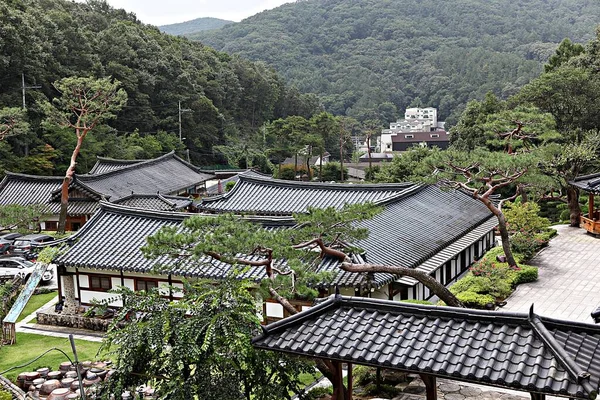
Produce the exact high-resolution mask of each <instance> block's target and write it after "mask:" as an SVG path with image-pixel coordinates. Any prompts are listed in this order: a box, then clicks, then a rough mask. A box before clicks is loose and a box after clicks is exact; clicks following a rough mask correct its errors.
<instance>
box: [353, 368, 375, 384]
mask: <svg viewBox="0 0 600 400" xmlns="http://www.w3.org/2000/svg"><path fill="white" fill-rule="evenodd" d="M375 374H376V372H375V368H371V367H367V366H364V365H358V366H356V367H354V369H353V370H352V375H353V376H354V382H356V384H357V385H358V386H366V385H367V384H369V383H371V382H373V381H375Z"/></svg>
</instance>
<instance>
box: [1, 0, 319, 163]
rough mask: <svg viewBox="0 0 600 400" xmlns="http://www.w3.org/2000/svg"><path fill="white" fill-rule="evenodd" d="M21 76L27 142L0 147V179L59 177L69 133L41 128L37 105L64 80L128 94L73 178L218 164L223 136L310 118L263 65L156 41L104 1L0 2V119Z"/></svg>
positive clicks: (193, 45)
mask: <svg viewBox="0 0 600 400" xmlns="http://www.w3.org/2000/svg"><path fill="white" fill-rule="evenodd" d="M22 74H24V77H25V86H27V87H32V86H40V87H39V88H28V89H27V90H26V95H25V101H26V107H27V114H26V116H25V122H28V123H29V129H28V130H27V132H25V133H24V134H21V135H18V136H12V137H8V138H6V139H5V140H0V171H1V170H3V169H6V170H10V171H16V172H26V173H35V174H48V175H50V174H64V171H65V170H66V165H68V161H69V160H68V159H69V157H70V155H71V152H72V151H73V148H74V146H75V141H76V138H75V134H74V132H73V130H72V129H71V130H69V129H64V128H59V127H57V126H55V125H52V124H49V123H45V122H44V121H45V119H46V115H45V112H44V110H45V108H44V107H43V104H44V103H47V102H49V101H51V99H53V98H55V97H58V96H59V95H60V93H58V91H57V90H56V88H55V87H54V86H53V83H54V82H56V81H57V80H59V79H61V78H64V77H70V76H81V77H89V76H93V77H112V78H113V79H116V80H118V81H120V82H121V87H122V88H123V89H125V90H126V91H127V95H128V101H127V104H126V106H125V107H124V108H123V109H122V111H120V112H119V113H118V115H117V118H116V119H114V120H112V121H110V123H109V126H108V125H106V126H99V127H97V128H95V129H94V130H93V131H92V132H90V134H89V135H88V137H87V138H86V140H85V143H84V146H83V149H82V153H81V155H80V157H79V158H78V171H79V172H86V171H88V170H89V169H90V168H91V167H92V165H93V164H94V162H95V156H96V155H101V156H107V157H115V158H150V157H156V156H158V155H160V154H163V153H166V152H168V151H170V150H172V149H176V150H178V152H179V154H180V155H183V154H184V153H183V151H182V150H183V146H182V145H180V144H179V141H178V137H179V133H178V102H179V101H180V102H181V107H182V108H183V109H184V110H185V112H184V113H182V136H183V137H184V138H185V140H184V143H185V146H186V147H187V148H189V149H190V155H191V160H192V162H195V163H197V164H200V165H209V164H215V163H217V162H222V161H223V158H222V157H221V156H219V155H218V154H216V153H214V151H213V146H214V145H220V144H224V143H225V137H226V136H236V135H238V134H240V133H241V132H243V133H244V134H247V133H248V132H256V131H257V130H258V128H259V127H261V126H262V125H263V124H264V123H265V122H266V121H269V120H271V119H274V118H279V117H286V116H288V115H290V114H292V115H297V114H299V115H304V116H306V117H309V116H310V115H311V114H312V113H313V111H314V110H316V109H317V106H318V101H317V100H316V98H315V97H314V96H304V95H300V94H299V93H298V92H297V91H295V90H293V89H290V87H289V86H287V85H286V84H285V83H284V81H283V79H282V78H280V76H279V75H278V74H277V73H275V72H274V71H273V70H272V69H271V68H270V67H268V66H266V65H265V64H263V63H255V62H250V61H246V60H244V59H242V58H239V57H237V56H229V55H227V54H225V53H220V52H217V51H215V50H213V49H211V48H208V47H205V46H204V45H202V44H200V43H197V42H191V41H189V40H187V39H184V38H180V37H175V36H169V35H167V34H164V33H161V32H160V31H159V30H158V28H156V27H153V26H148V25H143V24H141V23H140V22H139V21H137V20H136V18H135V16H134V15H132V14H128V13H126V12H125V11H123V10H114V9H112V8H111V7H110V6H108V5H107V4H106V3H105V2H104V1H99V0H90V1H89V2H88V3H75V2H70V1H65V0H9V1H6V0H5V1H0V111H2V109H4V108H6V107H21V102H22V93H21V86H22V81H21V78H22Z"/></svg>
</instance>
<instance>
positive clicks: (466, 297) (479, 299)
mask: <svg viewBox="0 0 600 400" xmlns="http://www.w3.org/2000/svg"><path fill="white" fill-rule="evenodd" d="M456 298H457V299H458V300H460V301H461V302H462V303H463V304H464V305H465V307H468V308H488V307H490V305H491V307H493V306H494V304H496V299H495V298H494V297H493V296H492V295H489V294H479V293H476V292H470V291H467V292H460V293H456Z"/></svg>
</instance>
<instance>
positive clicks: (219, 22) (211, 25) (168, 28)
mask: <svg viewBox="0 0 600 400" xmlns="http://www.w3.org/2000/svg"><path fill="white" fill-rule="evenodd" d="M233 23H234V22H233V21H227V20H224V19H219V18H210V17H208V18H196V19H193V20H191V21H186V22H180V23H177V24H169V25H163V26H159V29H160V30H161V31H163V32H165V33H168V34H169V35H183V36H186V35H190V34H193V33H196V32H200V31H208V30H211V29H219V28H222V27H223V26H225V25H228V24H233Z"/></svg>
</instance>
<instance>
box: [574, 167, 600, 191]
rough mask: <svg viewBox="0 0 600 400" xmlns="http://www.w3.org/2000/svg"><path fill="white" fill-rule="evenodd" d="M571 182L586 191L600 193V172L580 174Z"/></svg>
mask: <svg viewBox="0 0 600 400" xmlns="http://www.w3.org/2000/svg"><path fill="white" fill-rule="evenodd" d="M569 183H570V184H571V185H573V186H575V187H578V188H579V189H582V190H584V191H586V192H590V193H595V194H600V172H598V173H595V174H591V175H583V176H578V177H577V178H575V179H574V180H572V181H571V182H569Z"/></svg>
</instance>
